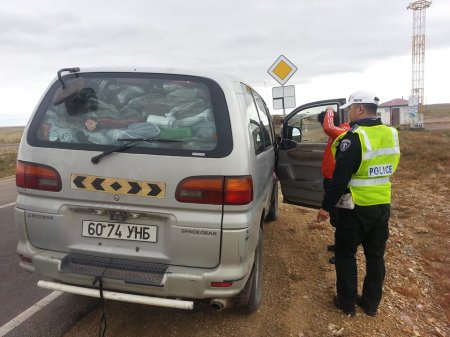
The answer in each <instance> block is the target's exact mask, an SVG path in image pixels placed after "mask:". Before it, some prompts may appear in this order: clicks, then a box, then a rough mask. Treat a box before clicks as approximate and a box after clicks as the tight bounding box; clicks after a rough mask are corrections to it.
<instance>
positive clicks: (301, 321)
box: [65, 131, 450, 337]
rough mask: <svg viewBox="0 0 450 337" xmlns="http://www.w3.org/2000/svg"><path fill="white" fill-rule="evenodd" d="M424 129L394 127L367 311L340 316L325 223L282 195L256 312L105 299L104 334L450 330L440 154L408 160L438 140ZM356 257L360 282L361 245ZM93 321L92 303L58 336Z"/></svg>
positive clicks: (444, 170) (270, 227) (309, 335)
mask: <svg viewBox="0 0 450 337" xmlns="http://www.w3.org/2000/svg"><path fill="white" fill-rule="evenodd" d="M433 132H436V131H433ZM433 132H432V133H429V132H406V133H402V134H401V137H404V138H405V142H404V144H405V146H407V147H408V149H409V150H408V151H406V149H405V155H403V158H402V160H401V164H400V168H399V170H398V172H397V173H396V174H395V176H394V177H393V186H394V187H393V201H392V216H391V220H390V238H389V240H388V246H387V251H386V267H387V277H386V281H385V286H384V297H383V300H382V303H381V306H380V309H379V312H378V314H377V316H376V317H375V318H372V317H368V316H366V315H365V314H364V313H363V312H362V311H361V310H360V309H357V315H356V317H353V318H351V317H346V316H345V315H343V314H342V313H340V312H338V311H337V310H336V309H335V308H334V307H333V305H332V303H331V299H332V296H333V294H334V293H335V273H334V266H333V265H330V264H329V263H328V259H329V257H331V256H332V253H330V252H327V251H326V246H327V245H328V244H331V243H332V242H333V230H332V227H331V226H330V225H329V223H323V224H317V223H316V222H315V217H316V210H313V209H308V208H303V207H299V206H293V205H288V204H284V203H282V202H281V201H282V200H281V197H280V217H279V219H278V220H277V221H275V222H272V223H267V224H266V226H265V248H264V249H265V256H264V258H265V263H264V266H265V271H264V298H263V303H262V306H261V308H260V309H259V311H258V312H257V313H255V314H253V315H246V314H242V313H240V312H237V311H235V310H224V311H221V312H215V311H212V310H211V309H210V307H209V305H208V304H207V303H198V304H196V306H195V309H194V310H193V311H182V310H175V309H164V308H157V307H150V306H143V305H135V304H127V303H120V302H113V301H107V303H106V315H107V319H108V321H107V322H108V328H107V333H106V335H107V336H133V337H134V336H198V337H205V336H227V337H228V336H239V337H241V336H248V337H251V336H255V337H256V336H280V337H283V336H295V337H319V336H347V337H357V336H358V337H391V336H392V337H399V336H402V337H403V336H405V337H409V336H412V337H416V336H436V337H446V336H450V324H449V320H450V268H449V267H450V257H449V254H448V252H449V247H450V205H449V202H448V196H449V195H450V193H449V192H450V183H449V181H450V174H449V173H448V172H450V160H449V158H450V157H449V156H448V155H447V156H444V157H440V158H438V157H437V155H435V156H436V158H438V159H437V160H430V159H427V157H424V158H422V159H420V156H419V159H417V157H416V155H415V153H416V152H417V151H415V148H414V147H415V146H416V145H415V144H418V143H420V144H425V145H424V146H425V149H426V148H427V144H428V143H427V142H431V143H432V142H433V139H437V141H438V142H442V140H441V139H442V135H440V134H434V133H433ZM430 135H431V136H430ZM430 137H431V140H430ZM433 137H434V138H433ZM444 138H445V137H444ZM401 139H402V138H401ZM449 144H450V134H448V135H447V138H446V140H445V142H443V143H442V146H441V147H439V146H433V149H434V148H435V151H441V152H442V150H443V149H444V148H445V149H448V148H450V147H449ZM402 151H403V150H402ZM427 171H428V173H427ZM358 261H359V262H358V265H359V280H360V283H361V282H362V278H363V275H364V268H365V265H364V256H363V254H362V251H358ZM99 320H100V311H99V310H97V311H94V312H92V313H90V314H89V315H88V316H87V317H85V318H84V319H83V320H82V321H81V322H79V323H78V324H77V325H76V326H75V327H74V328H73V329H72V330H71V331H69V332H68V333H67V334H66V335H65V337H75V336H76V337H84V336H86V337H87V336H96V335H97V334H98V326H99Z"/></svg>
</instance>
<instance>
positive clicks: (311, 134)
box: [287, 105, 337, 143]
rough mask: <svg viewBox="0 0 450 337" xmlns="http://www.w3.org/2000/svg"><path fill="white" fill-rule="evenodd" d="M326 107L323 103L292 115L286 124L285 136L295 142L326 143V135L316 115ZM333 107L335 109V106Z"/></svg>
mask: <svg viewBox="0 0 450 337" xmlns="http://www.w3.org/2000/svg"><path fill="white" fill-rule="evenodd" d="M326 108H327V106H325V105H324V106H321V105H320V106H314V107H308V108H305V109H303V110H300V111H299V112H298V113H297V114H296V115H294V116H292V117H291V118H290V119H289V121H288V124H287V129H288V130H287V138H288V139H291V140H294V141H296V142H297V143H326V142H327V141H328V136H327V135H326V134H325V133H324V131H323V128H322V124H321V123H320V122H319V121H318V115H319V114H320V113H321V112H322V111H325V110H326ZM334 109H335V111H336V110H337V106H335V107H334Z"/></svg>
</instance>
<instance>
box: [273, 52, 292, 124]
mask: <svg viewBox="0 0 450 337" xmlns="http://www.w3.org/2000/svg"><path fill="white" fill-rule="evenodd" d="M296 71H297V67H296V66H295V65H294V64H293V63H292V62H291V61H289V60H288V59H287V58H286V57H285V56H284V55H280V57H278V59H277V60H276V61H275V63H274V64H273V65H272V66H271V67H270V68H269V70H267V72H268V73H269V75H270V76H272V77H273V78H274V79H275V80H276V81H277V82H278V83H280V84H281V87H275V88H273V89H272V96H273V104H274V109H283V116H284V117H285V116H286V111H285V109H286V108H289V107H291V106H290V105H292V101H293V103H294V106H292V107H295V87H294V86H293V85H292V86H289V87H285V86H284V85H285V84H286V82H287V81H288V80H289V79H290V78H291V77H292V75H294V73H295V72H296ZM285 89H286V90H285ZM280 94H281V95H280ZM280 103H281V107H279V106H280ZM288 105H289V106H288ZM276 107H277V108H276Z"/></svg>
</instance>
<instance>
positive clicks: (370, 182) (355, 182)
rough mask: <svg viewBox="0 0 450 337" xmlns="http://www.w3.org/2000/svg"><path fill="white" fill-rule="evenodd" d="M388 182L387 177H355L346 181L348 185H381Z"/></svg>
mask: <svg viewBox="0 0 450 337" xmlns="http://www.w3.org/2000/svg"><path fill="white" fill-rule="evenodd" d="M388 182H389V177H385V178H374V179H356V178H352V179H351V180H350V182H349V183H348V186H375V185H383V184H387V183H388Z"/></svg>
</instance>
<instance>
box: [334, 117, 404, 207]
mask: <svg viewBox="0 0 450 337" xmlns="http://www.w3.org/2000/svg"><path fill="white" fill-rule="evenodd" d="M352 132H353V133H356V134H358V136H359V140H360V142H361V164H360V166H359V168H358V171H357V172H356V173H354V174H353V175H352V179H351V180H350V182H349V184H348V187H349V188H350V192H351V193H352V197H353V201H354V202H355V204H356V205H359V206H371V205H380V204H389V203H390V202H391V183H390V181H389V177H390V176H391V175H392V174H393V173H394V172H395V170H396V169H397V165H398V162H399V160H400V144H399V141H398V132H397V130H396V129H395V128H391V127H388V126H386V125H376V126H370V127H367V126H358V127H357V128H356V129H353V130H352ZM344 136H345V133H344V134H341V135H340V136H339V137H337V138H336V139H335V141H334V143H333V145H332V147H331V150H332V152H333V155H336V146H338V145H339V143H340V141H341V139H342V138H343V137H344Z"/></svg>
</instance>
